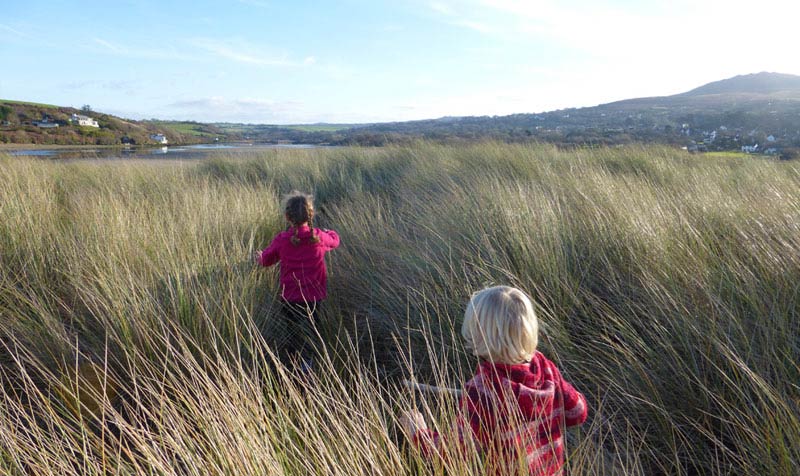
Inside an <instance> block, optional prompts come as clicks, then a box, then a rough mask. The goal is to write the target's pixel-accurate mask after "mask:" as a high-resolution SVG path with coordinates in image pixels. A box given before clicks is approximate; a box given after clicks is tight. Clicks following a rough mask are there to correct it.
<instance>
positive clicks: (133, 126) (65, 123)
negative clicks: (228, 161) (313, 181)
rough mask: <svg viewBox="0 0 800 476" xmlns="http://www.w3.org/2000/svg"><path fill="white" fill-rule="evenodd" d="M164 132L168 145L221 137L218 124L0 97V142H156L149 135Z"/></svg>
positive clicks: (221, 132)
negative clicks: (82, 119)
mask: <svg viewBox="0 0 800 476" xmlns="http://www.w3.org/2000/svg"><path fill="white" fill-rule="evenodd" d="M74 114H79V115H83V116H87V117H89V118H91V119H94V120H95V121H97V126H98V127H92V126H79V125H77V124H75V123H73V121H72V120H71V118H72V117H73V115H74ZM155 134H163V135H164V136H165V137H166V138H167V141H168V142H169V143H170V144H197V143H203V142H211V141H213V140H215V139H217V138H219V139H220V140H224V139H227V138H228V134H226V133H225V132H224V131H222V130H220V129H219V128H218V127H216V126H214V125H209V124H200V123H196V122H171V121H134V120H130V119H123V118H120V117H116V116H112V115H110V114H103V113H101V112H97V111H92V110H91V109H90V108H84V109H80V110H79V109H75V108H72V107H61V106H53V105H49V104H37V103H31V102H23V101H11V100H5V99H0V143H5V144H58V145H122V144H125V143H130V144H157V143H159V142H158V141H156V140H154V139H153V138H151V136H152V135H155Z"/></svg>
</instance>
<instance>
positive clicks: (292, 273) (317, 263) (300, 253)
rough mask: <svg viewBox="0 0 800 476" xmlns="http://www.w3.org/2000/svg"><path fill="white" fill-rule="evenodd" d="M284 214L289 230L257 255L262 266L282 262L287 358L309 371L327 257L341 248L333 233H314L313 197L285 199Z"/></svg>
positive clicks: (324, 290) (298, 195)
mask: <svg viewBox="0 0 800 476" xmlns="http://www.w3.org/2000/svg"><path fill="white" fill-rule="evenodd" d="M284 213H285V217H286V221H287V222H288V223H289V227H288V228H287V230H286V231H283V232H281V233H278V234H277V235H276V236H275V238H273V239H272V242H271V243H270V244H269V246H268V247H267V248H266V249H264V250H263V251H261V252H257V253H256V256H255V259H256V261H257V262H258V264H260V265H261V266H272V265H273V264H275V263H278V262H280V288H281V299H282V309H281V317H282V320H283V321H284V322H283V324H284V326H285V327H286V328H287V335H288V337H289V342H288V343H287V345H286V354H288V356H290V358H292V359H296V358H298V357H299V358H300V359H302V360H301V362H298V363H299V364H301V365H302V366H303V367H310V365H311V359H310V357H309V355H308V353H309V352H308V351H309V350H310V349H309V347H310V340H311V339H312V338H313V336H314V335H315V334H316V331H315V326H314V320H315V316H316V314H317V311H318V310H319V307H320V305H321V304H322V301H323V300H324V299H325V298H326V297H327V295H328V289H327V286H328V284H327V283H328V271H327V268H326V267H325V253H327V252H329V251H331V250H332V249H334V248H336V247H338V246H339V235H338V234H337V233H336V232H335V231H333V230H320V229H314V225H313V219H314V202H313V198H312V197H311V195H307V194H304V193H301V192H297V191H294V192H292V193H291V194H289V195H288V196H287V197H286V199H285V207H284Z"/></svg>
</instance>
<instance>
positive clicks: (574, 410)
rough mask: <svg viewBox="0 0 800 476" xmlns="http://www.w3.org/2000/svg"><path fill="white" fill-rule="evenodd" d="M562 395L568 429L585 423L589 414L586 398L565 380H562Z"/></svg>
mask: <svg viewBox="0 0 800 476" xmlns="http://www.w3.org/2000/svg"><path fill="white" fill-rule="evenodd" d="M561 394H562V395H563V396H564V420H565V424H566V426H567V428H569V427H571V426H578V425H580V424H582V423H583V422H585V421H586V417H587V415H588V414H589V406H588V405H587V404H586V397H584V396H583V394H582V393H580V392H579V391H577V390H575V387H573V386H572V384H570V383H569V382H567V381H566V380H564V379H563V378H562V379H561Z"/></svg>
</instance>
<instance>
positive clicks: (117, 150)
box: [0, 143, 326, 160]
mask: <svg viewBox="0 0 800 476" xmlns="http://www.w3.org/2000/svg"><path fill="white" fill-rule="evenodd" d="M319 147H326V146H317V145H312V144H250V143H241V144H197V145H187V146H172V147H170V146H159V147H136V146H127V147H109V148H102V147H59V148H54V149H26V148H11V149H0V153H3V152H5V153H7V154H9V155H12V156H29V157H41V158H48V159H72V160H75V159H147V158H156V157H158V158H160V159H174V160H179V159H201V158H203V157H206V156H207V155H209V154H210V153H212V152H215V151H226V152H237V151H247V152H255V151H260V150H274V149H309V148H319Z"/></svg>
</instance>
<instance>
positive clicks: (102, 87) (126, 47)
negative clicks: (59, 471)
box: [0, 0, 800, 124]
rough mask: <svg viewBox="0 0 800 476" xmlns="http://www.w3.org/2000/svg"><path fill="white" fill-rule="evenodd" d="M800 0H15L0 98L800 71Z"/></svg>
mask: <svg viewBox="0 0 800 476" xmlns="http://www.w3.org/2000/svg"><path fill="white" fill-rule="evenodd" d="M798 14H800V2H799V1H797V0H759V1H752V0H724V1H723V0H672V1H669V2H665V1H662V0H659V1H651V0H434V1H426V0H393V1H389V0H386V1H383V0H340V1H324V0H319V1H307V0H286V1H278V0H225V1H223V0H191V1H184V0H174V1H172V0H158V1H156V0H115V1H108V0H104V1H94V0H87V1H82V2H75V1H67V0H63V1H62V0H38V1H34V2H26V1H20V0H0V98H2V99H12V100H20V101H31V102H42V103H48V104H56V105H59V106H72V107H78V108H79V107H81V106H83V105H86V104H88V105H90V106H91V108H92V109H93V110H96V111H101V112H105V113H109V114H114V115H118V116H122V117H126V118H131V119H147V118H158V119H174V120H194V121H200V122H244V123H261V124H309V123H321V122H327V123H364V122H387V121H405V120H416V119H432V118H438V117H444V116H483V115H489V116H493V115H507V114H515V113H536V112H543V111H551V110H556V109H564V108H571V107H585V106H594V105H597V104H603V103H607V102H612V101H616V100H621V99H629V98H634V97H645V96H665V95H670V94H676V93H680V92H684V91H687V90H690V89H693V88H695V87H698V86H701V85H703V84H705V83H708V82H711V81H717V80H720V79H725V78H729V77H732V76H736V75H739V74H750V73H757V72H761V71H770V72H778V73H787V74H798V75H800V55H798V54H797V46H798V45H800V28H797V25H796V19H797V18H798Z"/></svg>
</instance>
